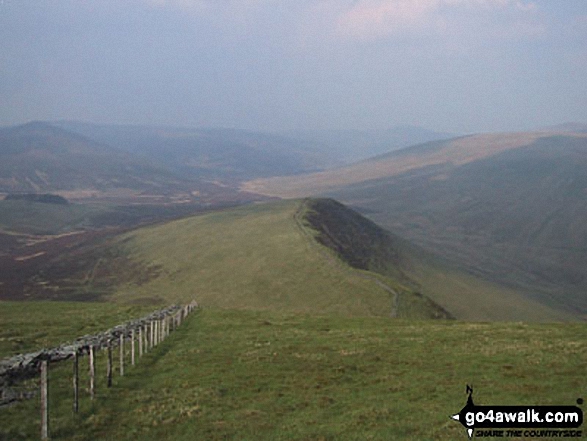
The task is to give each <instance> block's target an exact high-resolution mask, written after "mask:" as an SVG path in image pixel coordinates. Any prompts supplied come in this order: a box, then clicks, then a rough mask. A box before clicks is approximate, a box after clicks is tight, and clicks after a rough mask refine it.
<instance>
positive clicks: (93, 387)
mask: <svg viewBox="0 0 587 441" xmlns="http://www.w3.org/2000/svg"><path fill="white" fill-rule="evenodd" d="M95 357H96V352H95V349H94V346H93V345H91V346H90V398H91V399H92V400H93V399H94V397H95V396H96V365H95Z"/></svg>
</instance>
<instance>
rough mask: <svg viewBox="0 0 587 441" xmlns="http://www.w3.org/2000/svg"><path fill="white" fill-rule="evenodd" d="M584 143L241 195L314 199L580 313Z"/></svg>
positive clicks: (501, 144)
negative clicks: (334, 202)
mask: <svg viewBox="0 0 587 441" xmlns="http://www.w3.org/2000/svg"><path fill="white" fill-rule="evenodd" d="M585 170H587V134H583V133H566V132H565V133H563V132H558V133H554V132H553V133H546V132H535V133H514V134H485V135H474V136H467V137H461V138H456V139H453V140H448V141H438V142H431V143H427V144H422V145H419V146H415V147H412V148H407V149H404V150H401V151H397V152H392V153H389V154H387V155H383V156H379V157H376V158H373V159H370V160H367V161H363V162H361V163H357V164H354V165H351V166H348V167H345V168H341V169H337V170H333V171H326V172H322V173H316V174H311V175H306V176H298V177H295V178H292V177H289V178H273V179H267V180H258V181H253V182H250V183H248V185H246V186H245V188H247V189H248V190H252V191H255V190H256V191H260V192H261V193H265V194H272V195H278V196H300V195H308V194H322V195H327V196H331V197H334V198H336V199H338V200H341V201H343V202H344V203H346V204H350V205H352V206H353V207H356V208H357V209H359V210H361V211H363V212H364V213H365V214H367V215H368V216H369V217H370V218H371V219H372V220H374V221H376V222H377V223H378V224H380V225H383V226H385V227H387V228H389V229H390V230H392V231H394V232H395V233H397V234H399V235H401V236H403V237H405V238H408V239H410V240H412V241H414V242H415V243H417V244H419V245H420V246H422V247H424V248H425V249H427V250H430V251H432V252H434V253H438V254H439V255H441V256H444V258H446V259H449V261H450V262H452V263H453V264H454V265H456V266H457V267H458V268H461V269H465V270H466V271H467V272H469V273H470V274H473V275H480V276H482V277H484V278H485V279H486V280H491V281H497V282H499V283H502V284H504V285H505V286H509V287H512V288H514V289H516V290H522V291H524V292H525V293H526V295H527V296H529V297H530V298H533V299H537V300H539V301H541V302H545V303H547V304H550V305H553V306H556V307H559V308H560V307H562V308H565V309H567V310H568V311H572V312H574V313H579V314H585V313H587V296H586V295H585V293H586V292H587V242H586V240H587V223H585V219H587V174H586V173H585Z"/></svg>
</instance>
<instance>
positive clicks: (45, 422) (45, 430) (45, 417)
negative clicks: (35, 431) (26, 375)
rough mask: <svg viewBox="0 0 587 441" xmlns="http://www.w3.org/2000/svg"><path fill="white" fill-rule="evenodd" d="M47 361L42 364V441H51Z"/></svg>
mask: <svg viewBox="0 0 587 441" xmlns="http://www.w3.org/2000/svg"><path fill="white" fill-rule="evenodd" d="M47 382H48V379H47V361H46V360H43V361H42V362H41V439H42V440H48V439H49V402H48V398H49V397H48V396H47Z"/></svg>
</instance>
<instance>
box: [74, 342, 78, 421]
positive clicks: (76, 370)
mask: <svg viewBox="0 0 587 441" xmlns="http://www.w3.org/2000/svg"><path fill="white" fill-rule="evenodd" d="M78 367H79V353H78V351H77V349H76V350H75V352H74V353H73V413H77V412H78V410H79V369H78Z"/></svg>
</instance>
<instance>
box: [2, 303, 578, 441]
mask: <svg viewBox="0 0 587 441" xmlns="http://www.w3.org/2000/svg"><path fill="white" fill-rule="evenodd" d="M586 342H587V327H586V325H585V324H565V325H562V324H550V325H528V324H519V323H509V324H496V323H492V324H489V323H478V324H471V323H464V322H454V321H404V320H389V319H386V318H373V317H371V318H344V317H335V316H328V317H325V316H310V315H305V314H292V313H283V312H269V311H242V310H239V311H235V310H221V309H204V310H203V311H201V312H199V313H197V314H195V315H193V316H192V317H191V318H190V319H189V320H188V321H187V322H186V324H185V325H184V326H183V327H182V328H180V329H179V330H178V331H177V332H175V333H174V334H172V335H171V337H170V338H169V339H167V340H166V341H165V342H164V343H163V344H162V345H161V346H160V347H158V348H157V349H156V350H154V351H152V352H149V353H148V354H147V355H146V356H145V357H143V358H142V359H141V360H140V362H139V363H138V365H137V366H136V367H134V368H131V367H130V366H127V368H126V374H125V377H123V378H120V377H118V376H117V375H116V376H115V378H114V386H113V387H112V388H111V389H106V387H105V374H104V368H105V366H104V364H103V362H104V359H105V356H104V354H98V373H99V375H98V384H97V391H98V396H97V400H96V401H95V402H94V403H90V401H89V398H88V396H87V393H86V392H85V391H84V392H83V393H82V394H81V396H82V399H81V403H80V414H79V415H78V416H77V417H73V416H72V413H71V365H70V364H69V363H65V364H62V365H60V366H56V367H54V368H53V369H51V371H50V391H49V394H50V400H51V401H50V421H51V428H50V430H51V436H52V439H68V440H95V439H119V440H131V439H132V440H135V439H141V440H162V439H164V440H193V439H205V440H227V439H228V440H272V441H273V440H320V439H324V440H365V439H373V440H418V441H421V440H459V439H466V434H465V431H464V429H463V427H462V426H461V425H460V424H458V423H456V422H455V421H452V420H451V419H450V418H449V415H451V414H453V413H455V412H457V411H459V410H460V409H461V408H462V407H463V406H464V404H465V401H466V394H465V385H466V384H472V385H473V386H474V391H475V392H474V397H475V402H476V404H488V405H489V404H494V405H495V404H502V405H524V404H525V405H529V404H540V405H547V404H556V405H574V404H575V403H576V400H577V399H578V398H580V397H584V392H585V390H586V389H587V379H586V377H585V375H584V366H585V364H586V363H587V344H586ZM127 346H128V345H127ZM115 363H116V362H115ZM116 369H117V364H115V372H116ZM80 372H81V375H82V377H81V380H80V381H81V383H80V384H87V359H86V358H84V359H82V362H81V371H80ZM38 415H39V411H38V402H37V401H36V400H30V401H27V402H23V403H21V404H19V405H17V406H14V407H11V408H8V409H1V410H0V438H2V439H11V440H15V441H16V440H24V439H35V438H37V437H38V433H39V416H38Z"/></svg>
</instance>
